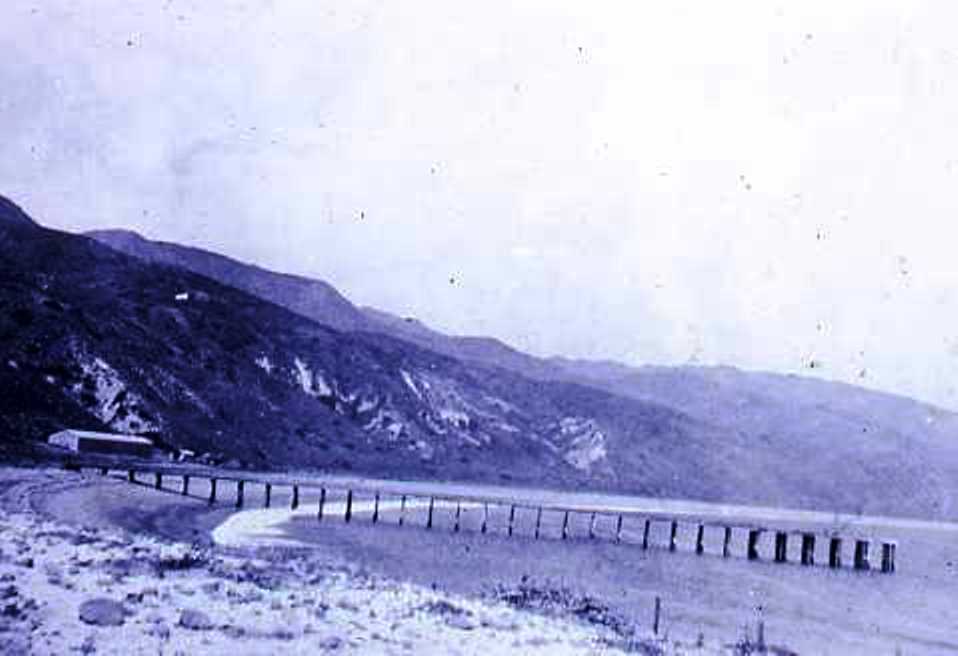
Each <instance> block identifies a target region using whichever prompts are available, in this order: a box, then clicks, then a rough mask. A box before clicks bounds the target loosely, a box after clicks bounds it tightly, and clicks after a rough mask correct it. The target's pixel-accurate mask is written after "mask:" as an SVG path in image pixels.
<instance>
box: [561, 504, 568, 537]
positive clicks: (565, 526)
mask: <svg viewBox="0 0 958 656" xmlns="http://www.w3.org/2000/svg"><path fill="white" fill-rule="evenodd" d="M567 537H569V511H568V510H566V511H565V516H564V517H563V518H562V539H563V540H565V539H566V538H567Z"/></svg>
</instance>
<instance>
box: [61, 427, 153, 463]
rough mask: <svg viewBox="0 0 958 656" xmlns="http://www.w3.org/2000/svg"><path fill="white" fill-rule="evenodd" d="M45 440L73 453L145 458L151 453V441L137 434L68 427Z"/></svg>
mask: <svg viewBox="0 0 958 656" xmlns="http://www.w3.org/2000/svg"><path fill="white" fill-rule="evenodd" d="M47 442H48V443H50V444H52V445H53V446H58V447H61V448H64V449H67V450H69V451H73V452H74V453H108V454H113V455H124V456H140V457H146V458H148V457H150V456H151V455H153V442H152V441H151V440H149V439H147V438H145V437H140V436H138V435H117V434H114V433H95V432H93V431H82V430H75V429H72V428H69V429H67V430H62V431H60V432H59V433H54V434H53V435H51V436H50V437H49V439H47Z"/></svg>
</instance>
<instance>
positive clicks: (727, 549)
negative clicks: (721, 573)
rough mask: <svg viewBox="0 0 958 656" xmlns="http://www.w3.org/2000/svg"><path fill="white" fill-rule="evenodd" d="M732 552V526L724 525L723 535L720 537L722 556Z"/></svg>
mask: <svg viewBox="0 0 958 656" xmlns="http://www.w3.org/2000/svg"><path fill="white" fill-rule="evenodd" d="M731 552H732V527H731V526H726V527H725V536H724V537H723V538H722V558H728V557H729V554H731Z"/></svg>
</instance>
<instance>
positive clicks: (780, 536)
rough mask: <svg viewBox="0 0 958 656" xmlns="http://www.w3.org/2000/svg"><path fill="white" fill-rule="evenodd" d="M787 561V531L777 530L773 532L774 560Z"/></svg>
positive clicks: (777, 561) (778, 561)
mask: <svg viewBox="0 0 958 656" xmlns="http://www.w3.org/2000/svg"><path fill="white" fill-rule="evenodd" d="M787 561H788V533H785V532H784V531H778V532H777V533H775V562H776V563H784V562H787Z"/></svg>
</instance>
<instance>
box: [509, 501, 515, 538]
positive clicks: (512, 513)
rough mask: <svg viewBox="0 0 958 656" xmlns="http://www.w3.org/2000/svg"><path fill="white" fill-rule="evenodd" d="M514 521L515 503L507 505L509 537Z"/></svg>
mask: <svg viewBox="0 0 958 656" xmlns="http://www.w3.org/2000/svg"><path fill="white" fill-rule="evenodd" d="M515 521H516V506H515V504H513V505H511V506H509V537H512V525H513V524H514V523H515Z"/></svg>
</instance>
